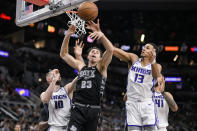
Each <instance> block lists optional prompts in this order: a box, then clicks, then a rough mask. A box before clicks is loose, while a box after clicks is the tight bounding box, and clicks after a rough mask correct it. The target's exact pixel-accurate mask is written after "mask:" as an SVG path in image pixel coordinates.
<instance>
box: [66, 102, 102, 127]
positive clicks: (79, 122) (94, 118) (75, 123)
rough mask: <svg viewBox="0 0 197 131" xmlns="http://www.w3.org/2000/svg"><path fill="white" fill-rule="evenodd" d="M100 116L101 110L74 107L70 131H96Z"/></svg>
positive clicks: (69, 125)
mask: <svg viewBox="0 0 197 131" xmlns="http://www.w3.org/2000/svg"><path fill="white" fill-rule="evenodd" d="M99 115H100V109H99V108H91V107H86V106H85V107H84V106H78V105H74V106H72V108H71V117H70V122H69V124H68V131H96V130H97V125H98V119H99Z"/></svg>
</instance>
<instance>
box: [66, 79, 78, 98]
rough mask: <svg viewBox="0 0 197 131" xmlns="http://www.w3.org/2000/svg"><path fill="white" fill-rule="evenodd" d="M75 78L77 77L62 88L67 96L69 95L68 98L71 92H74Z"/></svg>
mask: <svg viewBox="0 0 197 131" xmlns="http://www.w3.org/2000/svg"><path fill="white" fill-rule="evenodd" d="M77 78H78V77H75V79H74V80H73V81H72V82H70V83H68V84H66V85H65V86H64V88H65V89H66V91H67V92H68V95H69V97H70V98H72V95H73V91H75V89H76V82H77Z"/></svg>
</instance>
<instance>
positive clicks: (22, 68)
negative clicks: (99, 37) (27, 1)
mask: <svg viewBox="0 0 197 131" xmlns="http://www.w3.org/2000/svg"><path fill="white" fill-rule="evenodd" d="M97 5H98V7H99V18H100V23H101V29H102V31H103V32H104V33H105V34H106V36H107V37H108V38H109V39H110V40H111V41H112V43H113V45H115V46H116V47H119V48H122V49H124V50H126V51H129V52H134V53H136V54H138V55H139V54H140V52H141V48H142V46H143V44H145V43H146V42H154V43H156V44H157V45H158V47H159V54H158V56H157V61H158V62H159V63H161V65H162V66H163V71H162V73H163V74H164V76H165V77H169V78H168V80H169V81H168V82H166V90H168V91H170V92H171V93H172V94H173V96H174V98H175V100H176V102H177V104H178V106H179V111H178V112H177V113H170V115H169V122H170V126H169V127H168V130H169V131H196V130H197V101H196V97H197V92H196V90H197V81H196V80H197V64H196V63H197V13H196V11H197V2H195V1H193V0H158V1H155V0H140V1H139V0H138V1H137V0H113V1H112V0H105V1H99V2H97ZM15 10H16V1H13V0H7V1H0V122H1V124H0V129H3V128H4V129H5V128H7V127H8V128H10V130H13V129H14V127H15V125H16V124H18V125H20V126H21V129H22V130H24V131H27V130H33V128H34V127H36V126H37V124H38V122H39V116H40V114H39V113H40V108H41V105H42V104H41V103H40V100H39V94H40V93H41V92H42V91H44V90H45V89H46V88H47V84H46V80H45V73H46V72H48V70H49V69H53V68H58V69H59V70H60V73H61V75H62V77H63V81H62V84H63V85H64V84H65V83H67V82H69V81H71V80H72V79H73V78H74V77H75V76H76V72H75V71H74V70H73V69H72V68H70V67H69V66H68V65H67V64H66V63H65V62H64V61H63V60H61V58H60V57H59V51H60V46H61V42H62V40H63V38H64V32H65V31H66V30H67V29H68V27H67V21H68V17H67V16H66V14H63V15H60V16H57V17H53V18H50V19H47V20H44V21H41V22H37V23H35V24H32V25H30V26H26V27H22V28H21V27H17V26H16V25H15V22H14V21H15V12H16V11H15ZM142 34H144V35H145V39H144V42H143V41H141V36H142ZM83 39H84V42H85V48H84V51H83V52H84V57H85V56H86V55H87V54H86V51H87V49H88V48H89V47H91V46H93V45H98V46H100V44H99V43H96V42H93V43H91V42H90V41H89V42H88V41H87V36H84V38H83ZM75 40H76V38H75V36H73V38H72V39H71V43H70V49H71V52H72V54H73V48H72V47H73V46H74V41H75ZM172 77H173V78H172ZM126 79H127V64H126V63H123V62H120V61H119V60H118V59H117V58H115V57H113V60H112V62H111V64H110V66H109V69H108V80H107V85H106V90H105V96H104V99H103V111H102V123H101V124H100V129H99V130H102V131H123V127H124V120H125V114H124V113H125V107H124V102H123V100H122V98H123V94H124V92H125V91H126ZM24 89H26V90H24ZM17 91H18V93H17ZM19 94H22V95H27V96H21V95H19Z"/></svg>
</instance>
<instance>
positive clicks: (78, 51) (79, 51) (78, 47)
mask: <svg viewBox="0 0 197 131" xmlns="http://www.w3.org/2000/svg"><path fill="white" fill-rule="evenodd" d="M83 47H84V44H83V41H81V42H80V44H79V39H78V40H76V41H75V47H74V53H75V58H76V59H77V60H79V61H81V62H82V63H84V65H85V62H84V60H83V57H82V52H83Z"/></svg>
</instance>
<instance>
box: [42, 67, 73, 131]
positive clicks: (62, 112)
mask: <svg viewBox="0 0 197 131" xmlns="http://www.w3.org/2000/svg"><path fill="white" fill-rule="evenodd" d="M46 80H47V82H48V83H49V87H48V88H47V90H46V91H45V92H43V93H42V94H41V95H40V98H41V100H42V102H43V103H48V110H49V119H48V124H49V125H50V127H49V129H50V131H67V126H68V122H69V118H70V109H71V100H70V99H71V98H72V95H73V90H74V89H75V85H76V80H77V78H75V79H74V80H73V81H72V82H71V83H69V84H67V85H65V86H64V87H60V83H61V77H60V73H59V70H58V69H54V70H52V71H50V72H49V73H47V75H46Z"/></svg>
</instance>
